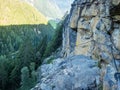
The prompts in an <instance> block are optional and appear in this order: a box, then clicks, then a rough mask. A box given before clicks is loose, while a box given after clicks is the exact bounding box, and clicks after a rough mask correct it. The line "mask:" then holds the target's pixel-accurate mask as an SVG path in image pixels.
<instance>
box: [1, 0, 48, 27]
mask: <svg viewBox="0 0 120 90" xmlns="http://www.w3.org/2000/svg"><path fill="white" fill-rule="evenodd" d="M0 12H1V14H0V25H11V24H15V25H16V24H17V25H18V24H47V19H46V18H45V17H44V15H42V14H41V13H40V12H38V11H37V10H36V9H35V8H34V7H32V6H30V5H29V4H27V3H26V2H23V1H18V0H0Z"/></svg>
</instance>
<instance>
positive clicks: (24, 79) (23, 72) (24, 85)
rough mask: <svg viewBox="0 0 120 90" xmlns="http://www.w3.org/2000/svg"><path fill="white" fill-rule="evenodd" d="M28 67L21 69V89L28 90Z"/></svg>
mask: <svg viewBox="0 0 120 90" xmlns="http://www.w3.org/2000/svg"><path fill="white" fill-rule="evenodd" d="M29 77H30V76H29V69H28V67H23V68H22V69H21V90H30V87H29V86H30V78H29Z"/></svg>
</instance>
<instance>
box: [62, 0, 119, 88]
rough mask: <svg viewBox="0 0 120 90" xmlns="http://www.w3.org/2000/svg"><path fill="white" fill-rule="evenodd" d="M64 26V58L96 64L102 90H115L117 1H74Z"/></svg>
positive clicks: (117, 27)
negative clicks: (88, 59) (80, 58)
mask: <svg viewBox="0 0 120 90" xmlns="http://www.w3.org/2000/svg"><path fill="white" fill-rule="evenodd" d="M66 25H67V26H65V28H64V31H63V52H64V56H65V57H68V56H72V55H85V56H90V57H92V59H95V60H98V61H99V62H100V66H101V78H102V82H103V87H104V90H115V87H116V86H115V83H116V82H115V80H114V77H113V76H114V73H115V72H116V68H115V65H114V63H113V62H114V60H115V61H116V63H117V68H118V70H120V69H119V67H120V66H119V64H120V0H75V1H74V2H73V4H72V8H71V13H70V15H69V18H68V21H67V23H66ZM109 81H110V82H109ZM110 83H112V84H110ZM110 88H114V89H110Z"/></svg>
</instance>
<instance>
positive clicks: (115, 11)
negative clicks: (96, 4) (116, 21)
mask: <svg viewBox="0 0 120 90" xmlns="http://www.w3.org/2000/svg"><path fill="white" fill-rule="evenodd" d="M110 15H111V16H116V15H120V3H119V4H118V5H117V6H113V7H112V8H111V9H110Z"/></svg>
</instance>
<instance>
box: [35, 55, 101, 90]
mask: <svg viewBox="0 0 120 90" xmlns="http://www.w3.org/2000/svg"><path fill="white" fill-rule="evenodd" d="M40 70H41V77H42V79H41V82H40V83H39V84H38V85H36V87H35V88H34V89H33V90H98V88H99V85H100V82H99V78H100V73H99V68H98V67H97V62H96V61H94V60H92V59H90V58H88V57H85V56H73V57H69V58H66V59H56V60H54V62H53V64H45V65H42V66H41V67H40Z"/></svg>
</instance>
